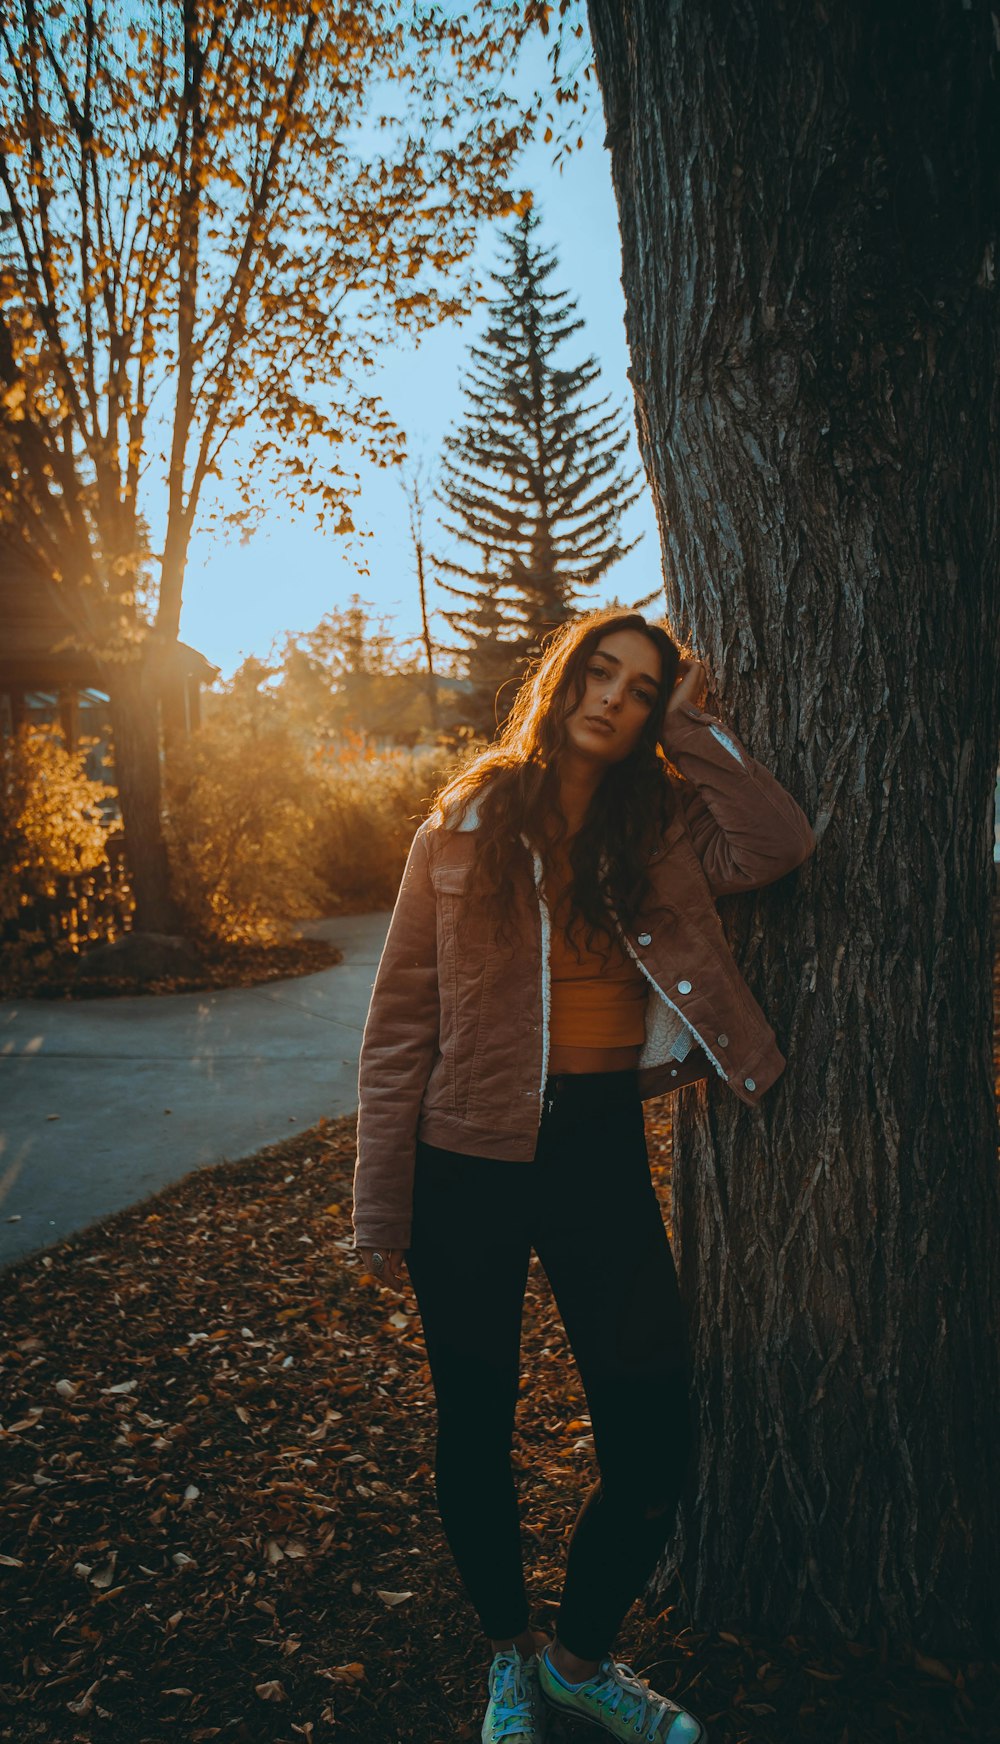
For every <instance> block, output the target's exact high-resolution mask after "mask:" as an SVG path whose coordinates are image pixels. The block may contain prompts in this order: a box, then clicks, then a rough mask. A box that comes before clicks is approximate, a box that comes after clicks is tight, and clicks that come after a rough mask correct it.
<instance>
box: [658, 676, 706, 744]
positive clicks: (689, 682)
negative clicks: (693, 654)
mask: <svg viewBox="0 0 1000 1744" xmlns="http://www.w3.org/2000/svg"><path fill="white" fill-rule="evenodd" d="M707 689H708V669H707V667H706V666H705V665H704V664H703V662H702V661H701V660H686V659H685V658H684V656H683V654H682V655H681V659H680V665H679V666H678V676H677V678H676V680H675V681H674V688H673V690H672V691H671V693H670V696H669V697H668V699H667V706H666V709H665V710H664V715H663V727H662V730H661V733H660V743H661V744H662V743H663V740H664V738H665V737H666V734H667V732H668V731H669V728H670V722H671V719H672V718H673V716H674V715H675V714H677V713H679V711H680V706H681V704H682V703H685V702H690V703H693V704H694V706H695V708H700V707H701V699H702V697H703V696H704V695H705V692H706V690H707Z"/></svg>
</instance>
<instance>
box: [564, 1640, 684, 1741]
mask: <svg viewBox="0 0 1000 1744" xmlns="http://www.w3.org/2000/svg"><path fill="white" fill-rule="evenodd" d="M538 1683H539V1688H540V1689H541V1693H542V1697H543V1700H544V1701H546V1702H547V1703H548V1705H549V1707H550V1708H552V1709H554V1710H555V1711H557V1712H558V1713H560V1714H572V1715H573V1716H574V1718H575V1719H578V1720H589V1721H590V1724H591V1725H592V1726H598V1727H600V1729H601V1730H602V1731H603V1732H605V1733H606V1734H607V1736H608V1737H609V1738H622V1739H627V1740H628V1744H635V1740H636V1738H646V1739H648V1740H649V1744H667V1741H668V1739H669V1744H708V1733H707V1731H706V1729H705V1727H704V1726H703V1725H702V1724H701V1722H700V1721H699V1720H696V1719H695V1717H694V1715H693V1714H689V1713H688V1712H687V1709H686V1708H679V1707H678V1706H677V1703H676V1702H672V1701H670V1700H669V1699H668V1697H667V1696H661V1695H660V1694H659V1693H658V1692H657V1691H656V1690H654V1689H650V1687H649V1684H648V1683H647V1682H646V1680H645V1678H641V1677H637V1676H636V1674H635V1672H634V1671H633V1670H632V1667H631V1666H630V1665H623V1664H621V1662H620V1661H616V1660H614V1659H612V1657H611V1655H610V1653H609V1654H607V1655H606V1656H605V1658H604V1659H602V1660H601V1664H600V1668H599V1670H598V1671H596V1672H595V1673H594V1675H593V1677H588V1678H586V1679H585V1680H584V1682H583V1683H577V1684H567V1683H565V1682H564V1681H563V1679H562V1678H561V1677H560V1675H559V1673H558V1672H557V1671H556V1668H555V1666H554V1665H553V1664H552V1663H551V1661H550V1659H549V1650H548V1648H547V1647H546V1648H545V1650H544V1652H543V1653H542V1655H541V1658H540V1659H539V1661H538Z"/></svg>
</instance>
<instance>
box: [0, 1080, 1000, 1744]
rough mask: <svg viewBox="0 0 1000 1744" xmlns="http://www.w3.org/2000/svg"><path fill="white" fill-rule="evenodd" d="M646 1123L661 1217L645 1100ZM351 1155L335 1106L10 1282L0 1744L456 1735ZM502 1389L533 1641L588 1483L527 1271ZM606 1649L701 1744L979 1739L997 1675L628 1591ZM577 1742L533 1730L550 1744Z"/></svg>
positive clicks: (403, 1365) (408, 1356) (400, 1379)
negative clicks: (306, 1126) (366, 1260)
mask: <svg viewBox="0 0 1000 1744" xmlns="http://www.w3.org/2000/svg"><path fill="white" fill-rule="evenodd" d="M646 1123H647V1135H648V1140H649V1152H650V1163H651V1170H652V1175H653V1181H654V1185H655V1187H656V1190H657V1193H658V1195H659V1197H660V1202H661V1205H662V1208H663V1211H664V1215H665V1217H666V1218H667V1219H668V1220H669V1215H670V1156H671V1131H670V1101H669V1098H660V1099H655V1100H653V1101H650V1102H647V1104H646ZM354 1157H355V1119H354V1117H353V1116H348V1117H345V1118H343V1119H339V1120H332V1121H321V1122H320V1123H319V1125H318V1126H316V1127H314V1128H312V1129H311V1130H310V1131H308V1132H305V1133H301V1134H297V1135H295V1136H294V1137H291V1138H289V1139H288V1140H286V1141H284V1142H283V1143H281V1144H278V1145H273V1146H270V1147H268V1148H267V1149H265V1150H263V1151H261V1152H259V1153H258V1154H257V1155H256V1156H253V1157H249V1158H243V1159H240V1160H238V1161H233V1162H223V1163H220V1164H217V1165H214V1166H211V1167H207V1168H202V1169H198V1170H195V1171H193V1172H192V1173H190V1174H189V1175H187V1176H185V1177H184V1178H183V1180H181V1181H180V1182H177V1183H174V1184H173V1185H171V1186H170V1187H168V1188H166V1189H165V1190H163V1191H162V1192H160V1193H158V1194H156V1195H155V1196H154V1197H152V1198H150V1199H147V1200H145V1201H143V1202H142V1203H141V1204H140V1205H136V1206H133V1207H130V1208H129V1209H128V1210H127V1211H124V1212H121V1213H118V1214H117V1215H115V1216H113V1217H110V1218H107V1219H104V1220H102V1221H101V1222H99V1223H95V1224H93V1225H91V1226H90V1227H89V1228H88V1229H86V1230H84V1231H82V1232H80V1233H79V1234H77V1235H76V1236H73V1237H71V1238H69V1239H67V1240H66V1241H63V1242H60V1243H58V1244H57V1245H55V1246H54V1247H52V1248H50V1249H48V1250H47V1251H46V1252H45V1253H43V1254H41V1255H37V1254H36V1255H34V1256H29V1257H28V1258H27V1259H25V1260H22V1261H20V1262H18V1263H16V1264H15V1265H13V1266H11V1267H9V1268H7V1270H6V1272H5V1275H4V1284H5V1289H4V1292H3V1299H2V1304H0V1337H2V1348H0V1356H2V1366H0V1375H2V1382H0V1444H2V1446H3V1455H4V1474H5V1479H4V1492H5V1507H4V1515H3V1549H2V1552H0V1570H2V1574H0V1581H2V1583H3V1598H2V1600H0V1605H2V1612H3V1648H2V1660H0V1737H2V1738H4V1739H16V1740H17V1744H31V1741H32V1740H36V1739H37V1740H50V1739H53V1740H54V1739H63V1738H65V1739H69V1740H74V1741H75V1740H88V1741H89V1740H92V1739H93V1740H103V1739H107V1740H113V1741H116V1744H117V1741H119V1740H121V1741H123V1744H133V1741H136V1744H154V1741H155V1744H159V1741H160V1740H167V1739H171V1740H173V1739H182V1740H186V1741H187V1740H189V1741H190V1744H206V1741H208V1740H211V1739H216V1738H218V1739H220V1740H226V1741H228V1740H237V1741H240V1744H244V1741H245V1744H270V1741H271V1740H275V1741H278V1740H281V1741H286V1740H287V1741H289V1744H291V1741H292V1740H294V1739H297V1738H300V1737H301V1738H305V1739H307V1740H308V1741H313V1740H322V1739H324V1738H330V1739H332V1740H334V1741H335V1744H401V1741H402V1740H407V1741H408V1744H452V1741H453V1740H459V1741H462V1740H469V1741H470V1744H474V1741H475V1740H478V1738H479V1733H480V1726H481V1721H482V1714H483V1711H484V1708H485V1702H486V1694H487V1690H486V1672H487V1669H488V1665H489V1658H490V1651H491V1650H490V1646H489V1643H488V1641H487V1640H486V1639H485V1637H483V1636H482V1634H481V1631H480V1630H479V1626H478V1622H477V1620H476V1618H475V1616H474V1613H473V1612H472V1610H471V1607H470V1606H469V1604H468V1602H467V1600H466V1599H465V1597H464V1595H463V1593H462V1591H461V1589H460V1587H459V1584H458V1580H457V1576H456V1574H455V1572H454V1567H453V1564H452V1561H451V1557H450V1553H449V1550H448V1547H447V1544H446V1541H445V1539H444V1535H443V1532H442V1529H441V1526H440V1522H439V1519H438V1515H437V1509H436V1502H435V1496H434V1474H433V1461H434V1400H433V1391H432V1388H431V1383H430V1372H429V1369H428V1365H427V1360H426V1353H425V1349H424V1344H423V1338H422V1333H421V1327H420V1321H419V1318H418V1316H417V1314H416V1311H415V1304H414V1302H413V1297H412V1291H410V1290H409V1286H408V1285H407V1286H405V1287H404V1290H403V1291H401V1292H397V1291H394V1290H389V1289H388V1288H385V1287H383V1286H380V1285H379V1284H378V1283H377V1282H376V1280H375V1279H374V1278H371V1277H370V1276H368V1275H366V1274H364V1273H363V1272H362V1270H361V1262H360V1258H359V1256H357V1255H356V1254H355V1253H354V1251H353V1248H352V1234H351V1222H350V1211H351V1202H352V1175H353V1168H354ZM522 1372H523V1376H524V1377H525V1380H524V1381H523V1382H522V1393H521V1397H520V1401H519V1406H518V1420H517V1431H516V1436H515V1443H514V1451H513V1463H514V1466H515V1469H516V1473H517V1480H518V1486H519V1491H520V1497H521V1503H520V1507H521V1514H522V1533H523V1534H524V1538H525V1541H526V1547H530V1552H531V1568H530V1572H529V1593H530V1596H531V1600H532V1609H533V1614H532V1622H533V1624H534V1625H535V1626H541V1627H547V1628H548V1629H549V1631H550V1632H551V1628H552V1624H553V1622H554V1618H555V1614H556V1611H557V1608H558V1602H559V1593H560V1589H561V1582H562V1569H563V1561H564V1554H565V1544H566V1540H567V1539H568V1536H569V1533H570V1531H571V1529H572V1525H573V1521H574V1519H575V1517H576V1513H577V1511H578V1508H579V1505H580V1501H581V1499H582V1496H583V1494H584V1492H585V1490H586V1488H587V1487H588V1486H589V1484H590V1483H591V1482H593V1480H594V1477H595V1476H596V1466H595V1464H594V1459H593V1439H592V1436H591V1434H590V1421H589V1417H588V1415H587V1406H586V1399H585V1396H584V1393H583V1389H582V1386H581V1384H580V1382H579V1380H578V1377H577V1373H576V1369H575V1366H574V1363H573V1360H572V1356H571V1353H570V1351H569V1348H568V1345H567V1343H566V1339H565V1334H564V1332H563V1329H562V1324H561V1321H560V1320H559V1317H558V1313H557V1311H556V1309H555V1306H554V1303H553V1301H552V1298H551V1295H550V1293H549V1290H548V1286H547V1282H546V1280H545V1277H544V1273H542V1272H541V1271H540V1268H539V1266H538V1262H537V1258H536V1257H535V1256H534V1255H533V1256H532V1261H531V1268H530V1272H529V1281H528V1291H527V1296H526V1300H525V1313H524V1328H523V1336H522ZM529 1377H530V1380H529V1379H528V1378H529ZM651 1609H652V1612H653V1614H649V1615H647V1614H645V1613H646V1612H647V1611H650V1610H651ZM615 1655H616V1657H618V1658H622V1659H625V1660H627V1661H628V1662H629V1663H630V1664H631V1665H632V1666H633V1667H634V1668H635V1669H636V1670H637V1671H639V1673H640V1674H641V1675H643V1676H646V1677H648V1678H649V1681H650V1683H651V1684H652V1685H653V1687H654V1688H657V1689H660V1690H662V1691H663V1692H664V1693H665V1694H670V1695H671V1696H673V1697H674V1699H675V1700H677V1701H680V1702H682V1703H685V1704H687V1705H690V1706H691V1708H692V1709H693V1711H694V1712H695V1713H697V1714H698V1715H699V1717H700V1718H702V1719H703V1720H704V1721H705V1722H706V1724H708V1725H709V1727H710V1730H711V1737H712V1740H713V1744H751V1741H753V1744H785V1741H789V1744H791V1741H793V1740H794V1741H795V1744H800V1741H802V1744H804V1741H810V1744H811V1741H816V1744H869V1741H871V1744H882V1741H883V1740H884V1741H890V1740H891V1741H892V1744H904V1741H905V1744H931V1741H932V1740H933V1741H934V1744H937V1741H938V1740H939V1739H940V1738H941V1737H943V1736H948V1737H949V1738H955V1739H958V1738H961V1739H972V1740H986V1739H987V1738H995V1737H996V1736H997V1730H996V1719H995V1715H996V1710H997V1702H998V1697H1000V1679H998V1667H997V1666H996V1664H983V1663H974V1664H965V1665H961V1664H959V1663H957V1662H955V1663H950V1664H949V1663H946V1662H944V1661H942V1660H940V1659H937V1658H933V1657H929V1656H928V1657H924V1656H921V1655H920V1654H916V1655H914V1656H912V1658H911V1659H910V1660H909V1661H908V1662H906V1663H902V1662H899V1661H894V1660H893V1659H891V1658H890V1656H889V1655H888V1654H887V1652H886V1648H885V1643H884V1640H883V1641H882V1642H881V1643H880V1644H879V1645H877V1646H869V1645H865V1644H863V1643H860V1642H852V1641H845V1642H843V1643H840V1644H838V1645H836V1646H833V1647H830V1646H829V1645H823V1644H817V1643H816V1642H811V1641H809V1640H807V1639H806V1638H804V1637H797V1636H788V1637H786V1638H785V1639H784V1640H783V1641H780V1642H779V1641H774V1640H765V1639H761V1638H758V1637H756V1636H753V1635H751V1634H747V1633H738V1634H737V1633H734V1632H733V1631H732V1630H721V1629H716V1630H705V1631H703V1632H698V1631H694V1630H692V1629H691V1628H690V1627H689V1626H687V1624H686V1622H685V1620H684V1619H683V1618H682V1617H681V1615H680V1613H679V1611H678V1610H677V1609H676V1608H673V1607H670V1606H667V1607H665V1608H656V1607H655V1605H654V1606H651V1602H650V1601H649V1600H648V1599H647V1598H646V1597H645V1596H644V1597H642V1598H640V1600H639V1602H637V1604H636V1605H634V1606H633V1607H632V1610H631V1611H630V1613H629V1615H628V1617H627V1618H626V1621H625V1624H624V1625H623V1629H622V1632H621V1635H620V1637H619V1640H618V1642H617V1643H616V1647H615ZM586 1735H587V1736H592V1735H593V1734H592V1732H588V1733H587V1734H586ZM577 1737H579V1738H582V1737H583V1733H581V1732H579V1731H578V1730H574V1729H573V1727H572V1725H567V1726H565V1727H563V1725H562V1722H559V1726H558V1728H557V1730H556V1734H555V1744H562V1741H563V1740H565V1741H566V1744H572V1740H573V1739H574V1738H577Z"/></svg>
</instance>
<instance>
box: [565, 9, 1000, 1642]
mask: <svg viewBox="0 0 1000 1744" xmlns="http://www.w3.org/2000/svg"><path fill="white" fill-rule="evenodd" d="M589 10H590V19H591V27H592V32H593V38H594V45H595V52H596V59H597V70H598V77H599V81H600V85H601V89H602V96H603V102H604V110H605V117H606V121H607V127H608V138H607V142H606V143H607V144H608V145H609V147H610V150H611V160H612V172H613V177H614V185H615V192H616V196H617V202H618V209H619V217H620V223H621V233H622V246H623V283H624V288H625V294H626V302H627V320H626V324H627V333H628V340H629V345H630V348H631V358H632V363H631V369H630V371H629V374H630V378H631V380H632V382H633V385H634V389H635V398H636V416H637V425H638V432H639V440H640V447H641V452H642V457H643V461H644V464H645V467H646V471H647V475H648V477H649V481H650V484H651V487H652V490H653V493H654V496H655V500H656V507H657V514H658V519H659V527H660V534H661V540H662V545H663V554H664V560H665V569H666V577H667V579H666V590H667V602H668V608H669V615H670V618H671V620H672V623H673V625H674V628H675V630H676V631H677V632H678V633H679V634H680V635H681V636H683V637H689V638H690V639H691V641H692V642H693V644H694V646H695V647H696V648H697V650H698V652H699V653H700V654H701V655H702V656H703V657H704V658H705V659H706V661H707V664H708V666H709V668H710V670H711V671H712V672H713V674H714V677H715V683H716V687H717V698H718V701H719V703H720V705H721V707H722V709H723V712H724V713H725V714H726V716H727V717H728V718H729V719H730V720H731V722H732V724H733V726H734V728H735V730H736V731H737V732H738V733H739V734H740V735H741V737H742V738H743V739H744V740H745V742H746V744H747V746H748V748H749V749H750V750H751V751H752V752H753V754H754V755H755V756H756V757H758V758H759V759H760V760H761V761H762V762H763V763H765V764H766V765H767V766H768V767H769V768H771V769H773V770H774V772H775V774H776V775H777V776H778V778H779V779H780V780H781V781H782V782H784V784H785V785H786V786H787V787H788V788H789V789H790V790H791V791H792V792H793V793H794V794H795V796H796V798H797V799H798V800H799V801H800V803H801V804H802V805H803V806H804V808H805V810H806V811H807V813H808V814H809V816H810V817H811V818H812V819H813V821H814V824H815V828H816V833H817V836H818V838H819V846H818V850H817V853H816V854H815V856H814V857H813V859H812V860H811V861H810V862H809V863H808V864H807V865H806V866H805V867H804V868H803V869H802V870H801V871H800V872H798V873H795V874H793V875H792V876H791V877H790V878H788V879H784V880H781V881H780V882H779V883H778V884H777V885H776V886H772V887H770V888H768V889H766V890H763V891H761V892H759V893H756V894H754V895H749V896H746V897H740V898H733V897H731V898H726V899H724V901H723V903H722V904H721V905H720V912H721V913H722V914H723V917H724V920H725V924H726V930H727V935H728V937H729V939H730V942H731V944H732V946H733V949H734V953H735V955H736V959H737V961H738V962H739V963H740V965H741V967H742V969H743V973H744V974H745V976H746V978H747V981H748V982H749V985H750V987H751V989H752V991H753V993H754V994H755V996H756V997H757V998H758V999H759V1001H760V1003H761V1005H762V1006H763V1008H764V1010H765V1011H766V1012H767V1014H768V1017H769V1019H770V1021H771V1023H772V1024H773V1025H774V1028H775V1031H776V1033H777V1036H778V1041H779V1045H780V1046H781V1048H782V1051H783V1052H784V1053H785V1055H786V1058H787V1061H788V1065H787V1070H786V1071H785V1073H784V1074H783V1075H782V1077H781V1079H779V1081H778V1083H777V1084H776V1085H775V1087H774V1089H773V1091H772V1092H771V1093H770V1095H769V1096H768V1097H767V1098H766V1099H765V1101H764V1102H763V1104H762V1106H761V1108H760V1109H759V1110H757V1111H754V1112H751V1111H750V1110H748V1109H747V1108H745V1107H744V1106H743V1105H742V1104H741V1103H740V1102H739V1101H738V1100H737V1098H736V1097H735V1096H733V1095H731V1094H729V1093H728V1092H727V1091H726V1090H725V1088H724V1087H723V1086H722V1085H719V1084H704V1085H701V1086H697V1087H693V1088H692V1089H690V1090H687V1091H684V1092H682V1093H681V1094H680V1095H679V1097H678V1099H677V1102H676V1103H675V1116H674V1118H675V1141H674V1157H675V1165H674V1167H675V1176H674V1184H673V1202H674V1219H675V1222H674V1239H675V1242H676V1248H675V1252H676V1255H677V1260H678V1270H679V1274H680V1280H681V1288H682V1292H683V1295H684V1299H685V1303H686V1308H687V1314H688V1323H689V1329H690V1337H691V1344H692V1357H693V1361H694V1366H695V1374H696V1388H697V1398H698V1403H697V1418H698V1425H699V1437H698V1443H699V1444H698V1448H697V1452H696V1455H695V1458H694V1461H693V1465H694V1470H693V1472H692V1477H691V1483H690V1487H689V1489H688V1490H687V1492H686V1494H685V1496H684V1498H683V1500H682V1505H681V1509H680V1512H679V1516H678V1530H677V1533H676V1536H675V1537H674V1539H673V1541H672V1543H671V1545H669V1546H668V1554H667V1557H666V1559H665V1560H664V1562H663V1564H662V1565H661V1569H660V1570H659V1572H658V1575H657V1577H654V1582H653V1583H651V1587H655V1589H656V1595H657V1596H658V1598H659V1599H660V1600H661V1601H664V1600H666V1599H667V1598H668V1597H673V1596H678V1597H680V1598H681V1599H682V1600H683V1602H684V1603H685V1605H687V1606H690V1610H691V1613H692V1615H693V1617H694V1618H696V1619H697V1621H698V1624H699V1626H711V1625H713V1624H717V1623H719V1622H721V1621H723V1620H728V1621H729V1622H730V1623H732V1622H734V1621H735V1622H737V1623H739V1624H741V1625H743V1626H746V1627H753V1628H758V1629H762V1630H765V1631H768V1632H773V1633H774V1634H775V1635H778V1636H781V1635H784V1634H786V1633H787V1632H789V1631H802V1632H807V1633H809V1634H812V1635H814V1636H815V1635H819V1636H822V1635H824V1634H825V1635H827V1636H831V1637H837V1636H845V1637H848V1638H851V1637H855V1638H864V1637H868V1638H869V1639H871V1638H873V1637H874V1636H875V1635H876V1633H878V1632H880V1631H881V1630H884V1631H885V1634H886V1638H887V1640H888V1641H889V1642H891V1643H893V1644H894V1645H896V1646H900V1647H903V1648H905V1647H906V1646H907V1645H910V1644H912V1645H915V1646H917V1647H918V1648H921V1649H923V1650H925V1651H934V1652H936V1653H942V1652H944V1653H954V1654H972V1655H975V1656H979V1655H981V1654H985V1653H989V1652H990V1651H992V1649H993V1648H994V1647H995V1645H996V1642H997V1634H998V1630H997V1622H998V1597H997V1595H998V1591H1000V1589H998V1585H997V1581H996V1569H997V1567H998V1566H1000V1530H998V1525H1000V1522H998V1493H1000V1486H998V1485H997V1481H996V1449H997V1445H998V1438H1000V1437H998V1431H1000V1373H998V1344H1000V1282H998V1266H1000V1258H998V1256H1000V1198H998V1177H997V1168H996V1146H997V1123H996V1111H995V1105H994V1092H993V1067H992V1049H991V996H990V972H991V924H990V902H991V895H992V890H993V862H992V842H993V829H992V816H993V787H994V779H995V772H996V763H997V743H998V732H1000V611H998V604H1000V602H998V599H997V591H996V577H997V537H996V529H997V526H998V485H997V467H996V455H997V448H996V432H997V423H998V418H997V411H998V389H997V361H998V359H997V352H998V346H997V329H998V311H997V304H998V298H997V289H996V241H997V206H998V202H997V198H996V194H997V164H998V139H1000V128H998V117H997V102H996V97H995V92H996V90H997V78H998V69H997V54H996V51H995V45H994V39H993V27H992V24H991V19H990V11H989V7H988V6H987V5H986V4H985V3H984V0H972V3H971V4H969V5H968V6H967V7H966V8H965V9H963V8H962V7H961V6H955V5H951V4H947V3H946V0H916V4H914V5H912V6H910V7H908V8H906V7H902V6H894V7H891V8H890V7H887V6H879V5H876V6H874V7H871V8H864V7H861V6H848V7H839V8H838V7H819V6H816V7H784V6H779V5H776V4H772V3H769V0H741V3H740V4H739V5H736V6H733V5H731V4H730V3H729V0H589ZM678 1576H679V1577H680V1579H679V1580H678ZM675 1582H676V1583H677V1586H678V1588H679V1592H678V1594H677V1595H674V1594H672V1593H671V1591H670V1589H671V1588H672V1586H673V1584H674V1583H675Z"/></svg>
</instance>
